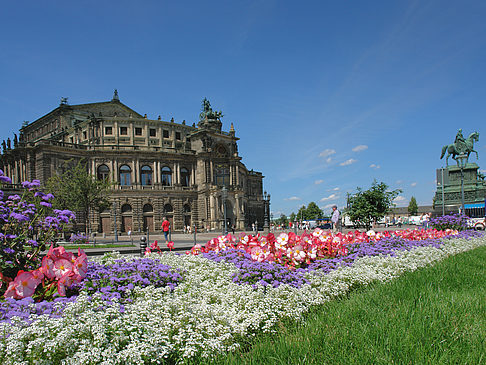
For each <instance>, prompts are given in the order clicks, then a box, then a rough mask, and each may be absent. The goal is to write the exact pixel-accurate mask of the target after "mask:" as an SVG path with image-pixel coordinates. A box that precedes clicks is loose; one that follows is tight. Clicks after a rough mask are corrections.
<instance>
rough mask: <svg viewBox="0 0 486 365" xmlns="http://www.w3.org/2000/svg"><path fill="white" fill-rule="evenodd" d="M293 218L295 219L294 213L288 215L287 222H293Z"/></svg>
mask: <svg viewBox="0 0 486 365" xmlns="http://www.w3.org/2000/svg"><path fill="white" fill-rule="evenodd" d="M295 218H296V215H295V213H294V212H292V213H290V216H289V220H290V221H291V222H295Z"/></svg>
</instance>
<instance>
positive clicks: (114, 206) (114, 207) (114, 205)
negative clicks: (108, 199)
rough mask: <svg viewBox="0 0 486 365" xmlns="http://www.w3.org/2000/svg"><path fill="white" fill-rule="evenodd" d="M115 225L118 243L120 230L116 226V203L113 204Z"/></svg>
mask: <svg viewBox="0 0 486 365" xmlns="http://www.w3.org/2000/svg"><path fill="white" fill-rule="evenodd" d="M113 224H114V226H115V242H118V228H117V226H116V202H113Z"/></svg>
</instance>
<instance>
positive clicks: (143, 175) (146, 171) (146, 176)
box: [140, 166, 152, 185]
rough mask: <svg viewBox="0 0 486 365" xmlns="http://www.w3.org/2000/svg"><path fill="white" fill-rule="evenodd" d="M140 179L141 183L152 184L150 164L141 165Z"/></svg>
mask: <svg viewBox="0 0 486 365" xmlns="http://www.w3.org/2000/svg"><path fill="white" fill-rule="evenodd" d="M140 181H141V182H142V185H152V168H151V167H150V166H142V171H141V172H140Z"/></svg>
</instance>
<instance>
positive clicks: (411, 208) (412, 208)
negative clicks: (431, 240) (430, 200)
mask: <svg viewBox="0 0 486 365" xmlns="http://www.w3.org/2000/svg"><path fill="white" fill-rule="evenodd" d="M417 212H418V205H417V200H416V199H415V197H414V196H412V197H411V198H410V203H408V213H409V214H410V215H417Z"/></svg>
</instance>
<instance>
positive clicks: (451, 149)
mask: <svg viewBox="0 0 486 365" xmlns="http://www.w3.org/2000/svg"><path fill="white" fill-rule="evenodd" d="M478 141H479V133H478V132H473V133H471V134H470V135H469V137H467V139H465V138H464V136H463V135H462V129H459V130H458V131H457V134H456V139H455V141H454V143H452V144H449V145H447V146H444V147H442V154H441V155H440V158H441V159H442V157H444V156H445V153H446V152H447V156H446V166H449V164H448V159H449V156H450V155H452V158H453V159H454V160H456V163H457V165H459V161H457V156H458V155H461V154H465V155H466V156H467V158H466V163H467V162H468V160H469V155H470V154H471V152H474V153H476V158H478V152H477V151H475V150H474V142H478Z"/></svg>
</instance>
